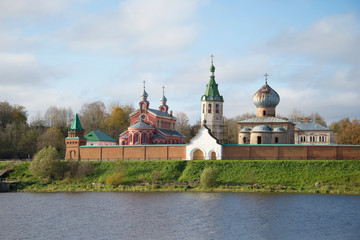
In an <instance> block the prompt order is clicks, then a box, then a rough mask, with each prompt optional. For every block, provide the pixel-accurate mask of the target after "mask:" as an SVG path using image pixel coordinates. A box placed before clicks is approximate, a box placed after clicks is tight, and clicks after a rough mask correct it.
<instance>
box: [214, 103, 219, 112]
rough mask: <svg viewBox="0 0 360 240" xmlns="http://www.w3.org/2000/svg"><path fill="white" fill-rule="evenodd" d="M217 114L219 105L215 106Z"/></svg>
mask: <svg viewBox="0 0 360 240" xmlns="http://www.w3.org/2000/svg"><path fill="white" fill-rule="evenodd" d="M215 112H216V113H219V104H216V105H215Z"/></svg>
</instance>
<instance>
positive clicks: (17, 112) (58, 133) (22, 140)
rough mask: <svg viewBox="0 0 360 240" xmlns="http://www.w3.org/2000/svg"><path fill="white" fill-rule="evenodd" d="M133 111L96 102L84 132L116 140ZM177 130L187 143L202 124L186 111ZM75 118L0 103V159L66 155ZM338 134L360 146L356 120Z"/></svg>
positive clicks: (87, 110) (229, 134)
mask: <svg viewBox="0 0 360 240" xmlns="http://www.w3.org/2000/svg"><path fill="white" fill-rule="evenodd" d="M133 111H134V107H133V106H131V105H120V104H118V103H113V104H110V105H108V106H106V105H105V104H104V103H103V102H100V101H97V102H93V103H87V104H84V105H83V106H82V107H81V109H80V112H79V116H80V121H81V124H82V127H83V128H84V129H85V131H86V132H85V133H87V132H90V131H92V130H97V129H100V130H102V131H104V132H106V133H107V134H108V135H109V136H111V137H112V138H114V139H116V140H117V139H118V137H119V134H120V133H122V132H123V131H125V130H126V129H127V128H128V126H129V124H130V119H129V114H130V113H131V112H133ZM255 116H256V115H255V114H252V113H245V114H242V115H238V116H235V117H233V118H225V119H224V136H225V140H224V143H237V136H238V126H237V122H238V121H241V120H244V119H247V118H251V117H255ZM176 117H177V129H178V130H179V131H180V132H181V133H183V134H184V135H185V136H186V142H189V141H190V139H191V138H192V137H194V136H195V135H196V133H197V131H198V129H199V128H200V121H197V122H196V123H195V124H190V123H189V118H188V117H187V115H186V114H185V113H183V112H179V113H177V114H176ZM278 117H280V118H286V119H289V120H299V119H305V118H310V119H312V120H313V121H315V122H317V123H319V124H322V125H324V126H326V122H325V120H324V118H323V117H322V116H320V114H318V113H312V114H304V113H301V112H300V111H298V110H296V109H295V110H294V111H293V112H292V113H290V114H289V116H286V117H285V116H279V115H278ZM73 119H74V113H73V111H72V109H71V108H61V107H60V108H58V107H54V106H52V107H49V108H48V109H47V110H46V112H45V114H44V115H40V114H38V115H37V116H35V117H34V118H33V119H32V120H31V121H29V120H28V114H27V111H26V109H25V107H23V106H20V105H11V104H9V103H8V102H0V159H13V158H28V157H32V156H33V155H34V154H35V153H36V152H37V151H38V150H40V149H42V148H44V147H48V146H53V147H55V148H56V149H57V151H58V152H59V153H60V157H63V156H64V153H65V141H64V138H65V137H67V131H68V128H69V127H70V125H71V123H72V121H73ZM329 128H330V129H332V130H334V131H335V132H336V138H337V143H339V144H360V123H359V120H357V119H355V120H353V121H350V119H349V118H344V119H342V120H340V121H339V122H334V123H332V124H331V125H330V126H329Z"/></svg>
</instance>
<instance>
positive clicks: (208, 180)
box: [200, 167, 218, 187]
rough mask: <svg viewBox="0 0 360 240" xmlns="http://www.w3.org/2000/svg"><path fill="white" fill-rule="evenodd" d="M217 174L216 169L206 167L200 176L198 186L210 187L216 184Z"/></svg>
mask: <svg viewBox="0 0 360 240" xmlns="http://www.w3.org/2000/svg"><path fill="white" fill-rule="evenodd" d="M217 176H218V173H217V171H216V169H214V168H211V167H207V168H205V169H204V170H203V172H202V174H201V176H200V184H201V186H203V187H212V186H214V185H215V184H216V178H217Z"/></svg>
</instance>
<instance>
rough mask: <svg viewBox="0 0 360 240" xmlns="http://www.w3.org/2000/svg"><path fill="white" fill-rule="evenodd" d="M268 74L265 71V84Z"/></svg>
mask: <svg viewBox="0 0 360 240" xmlns="http://www.w3.org/2000/svg"><path fill="white" fill-rule="evenodd" d="M268 76H269V74H267V73H265V74H264V77H265V83H266V84H267V77H268Z"/></svg>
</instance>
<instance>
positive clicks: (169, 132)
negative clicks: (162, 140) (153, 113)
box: [157, 128, 185, 137]
mask: <svg viewBox="0 0 360 240" xmlns="http://www.w3.org/2000/svg"><path fill="white" fill-rule="evenodd" d="M157 130H158V131H159V132H161V133H163V134H165V135H166V136H173V137H185V136H184V135H182V134H181V133H180V132H178V131H176V130H168V129H160V128H158V129H157Z"/></svg>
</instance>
